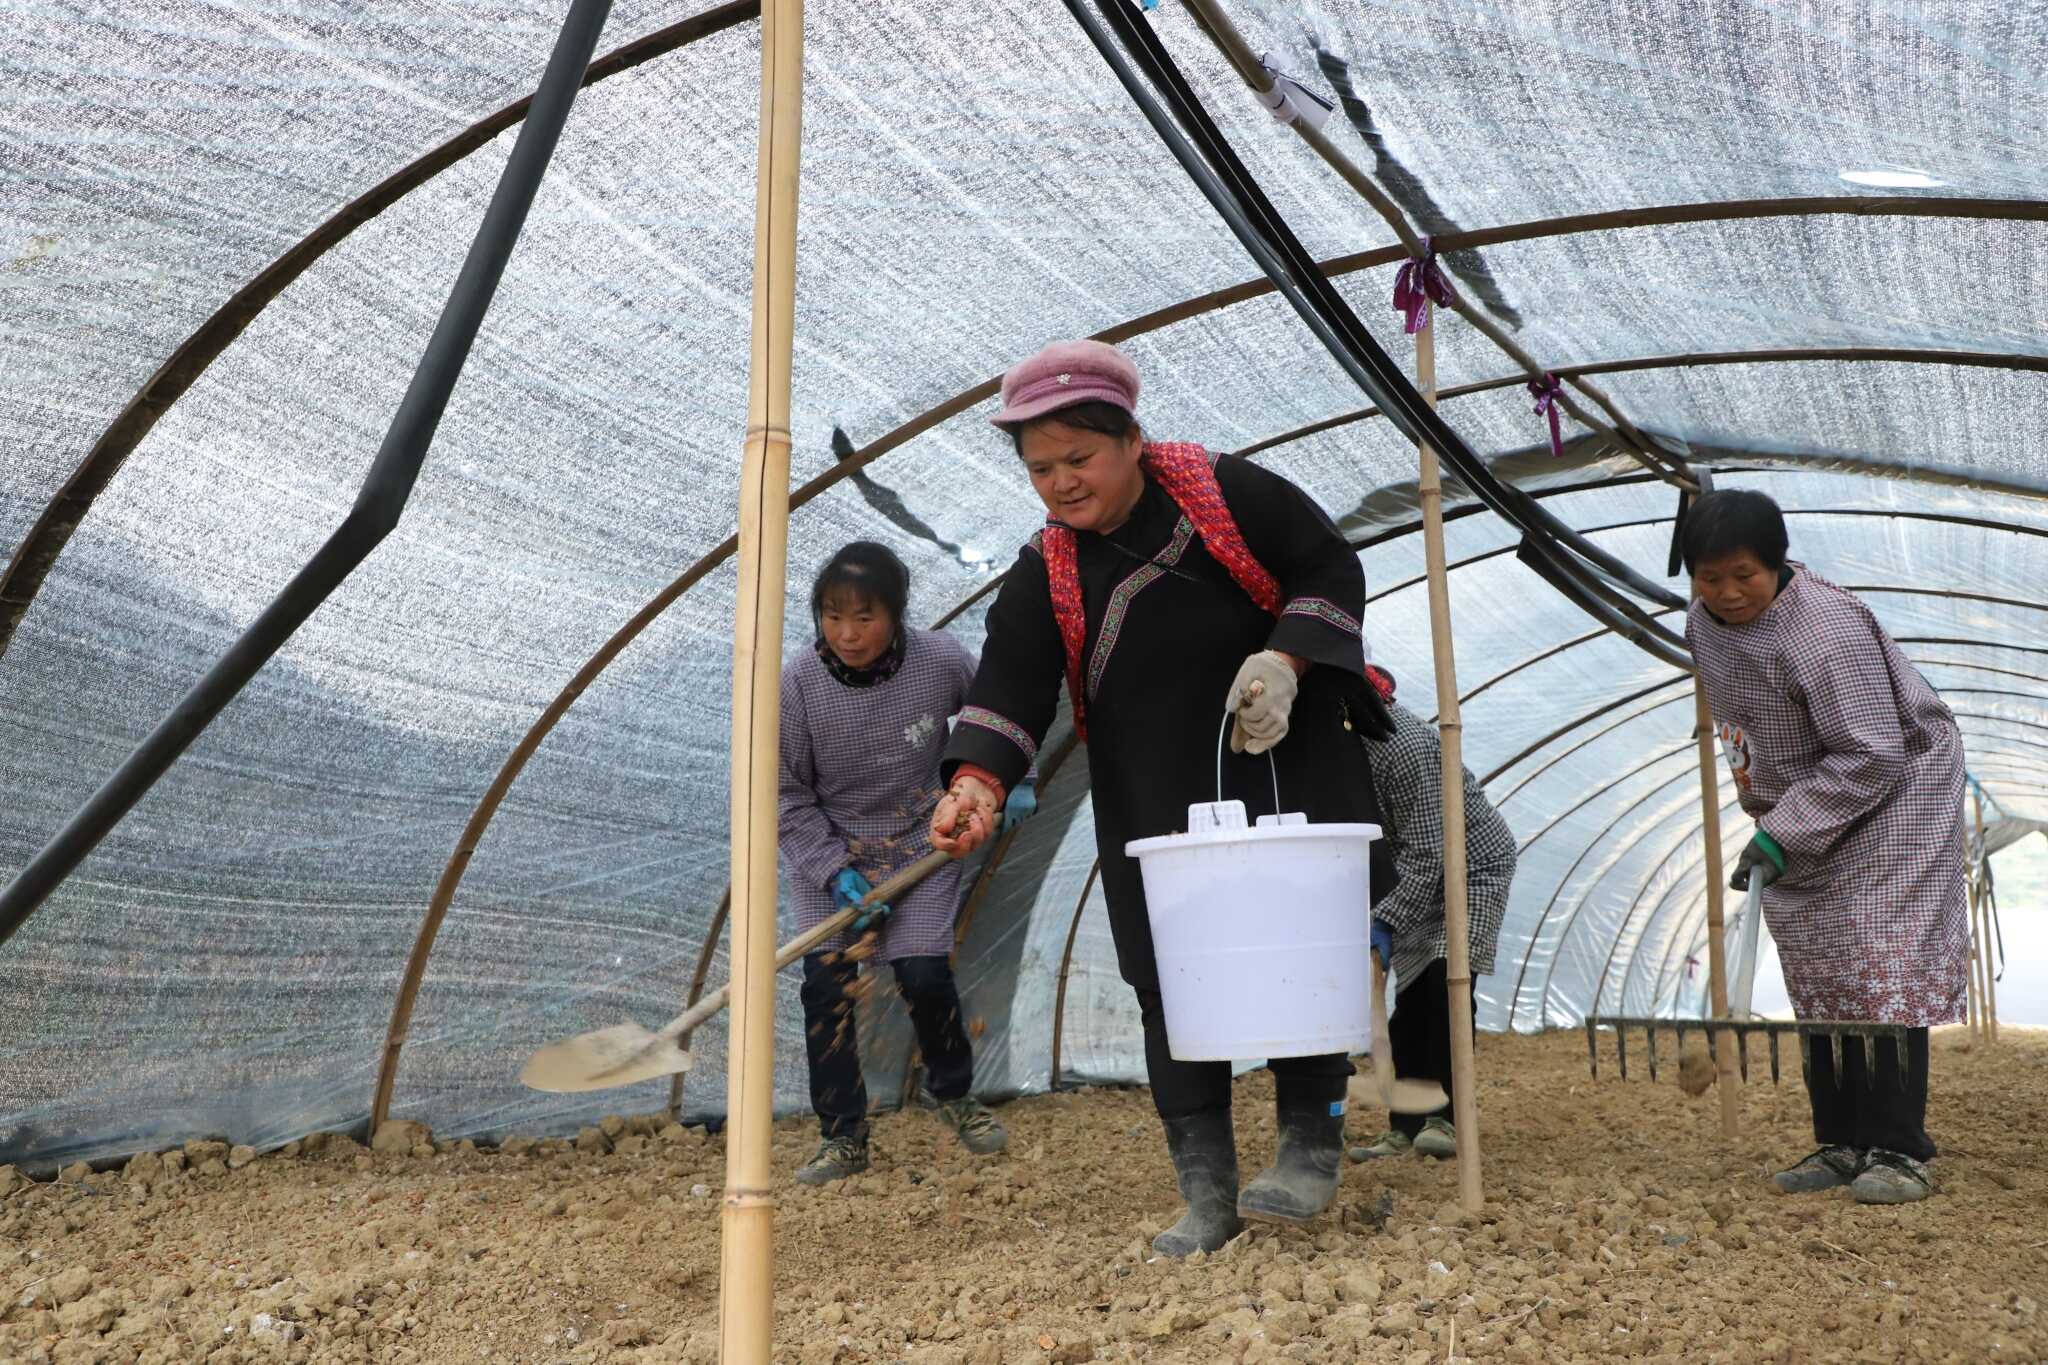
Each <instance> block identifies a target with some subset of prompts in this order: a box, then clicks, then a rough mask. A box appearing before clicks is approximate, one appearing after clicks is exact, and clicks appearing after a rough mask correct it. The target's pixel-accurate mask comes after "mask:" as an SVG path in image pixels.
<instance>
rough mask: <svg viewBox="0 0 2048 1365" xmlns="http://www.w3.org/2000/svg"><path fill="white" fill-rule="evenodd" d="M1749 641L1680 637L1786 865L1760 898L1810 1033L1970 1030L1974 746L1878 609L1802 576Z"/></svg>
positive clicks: (1694, 623)
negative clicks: (1967, 823)
mask: <svg viewBox="0 0 2048 1365" xmlns="http://www.w3.org/2000/svg"><path fill="white" fill-rule="evenodd" d="M1794 568H1795V569H1797V573H1796V574H1795V575H1794V577H1793V579H1792V581H1791V582H1790V583H1788V584H1787V585H1786V586H1785V587H1784V588H1783V589H1782V590H1781V591H1780V592H1779V594H1778V596H1777V598H1776V600H1774V601H1773V602H1772V603H1771V605H1770V606H1768V607H1766V608H1765V609H1764V611H1763V613H1762V615H1760V616H1758V617H1757V619H1756V620H1754V621H1752V622H1750V623H1749V624H1747V625H1741V626H1729V625H1724V624H1722V623H1721V622H1719V621H1717V620H1715V619H1714V617H1713V616H1712V615H1711V614H1709V613H1708V611H1707V610H1706V608H1705V607H1704V606H1702V605H1701V604H1700V603H1699V602H1697V601H1695V602H1694V603H1693V604H1692V608H1691V610H1690V612H1689V613H1688V614H1687V616H1686V625H1685V634H1686V640H1687V642H1688V643H1689V644H1690V645H1691V646H1692V653H1693V658H1694V660H1695V661H1696V662H1697V663H1698V664H1699V669H1700V675H1701V677H1702V678H1703V679H1704V680H1705V684H1706V691H1707V699H1708V702H1709V704H1710V705H1711V706H1712V708H1713V714H1714V726H1715V729H1716V731H1717V733H1718V736H1719V738H1720V741H1721V747H1722V751H1723V753H1724V754H1725V755H1726V757H1727V759H1728V764H1729V767H1730V769H1731V770H1732V771H1733V773H1734V774H1735V781H1736V787H1737V789H1738V793H1739V795H1740V797H1741V800H1742V808H1743V809H1744V810H1745V811H1747V812H1748V813H1749V814H1750V816H1752V817H1753V818H1754V819H1755V820H1756V821H1757V823H1758V825H1759V826H1760V827H1761V828H1762V829H1763V830H1764V831H1765V832H1766V833H1767V834H1769V835H1770V836H1771V837H1772V838H1773V839H1775V840H1776V841H1777V842H1778V844H1779V845H1780V846H1781V847H1782V848H1783V849H1784V850H1785V855H1786V860H1787V862H1788V864H1789V866H1788V868H1787V870H1786V872H1785V875H1784V876H1783V877H1782V878H1780V879H1779V880H1778V881H1777V882H1776V883H1774V884H1773V885H1772V886H1771V887H1770V888H1769V889H1767V890H1766V891H1765V892H1764V897H1763V903H1764V921H1765V923H1767V924H1769V925H1770V926H1771V936H1772V937H1773V938H1775V939H1776V940H1777V943H1778V957H1779V960H1780V962H1781V963H1782V964H1783V966H1784V970H1785V986H1786V989H1787V991H1788V992H1789V993H1790V995H1791V997H1792V1007H1793V1009H1794V1010H1795V1011H1796V1012H1797V1013H1798V1015H1799V1017H1800V1018H1802V1019H1865V1020H1873V1021H1877V1022H1880V1023H1889V1024H1906V1025H1913V1026H1920V1025H1928V1024H1942V1023H1949V1022H1952V1021H1954V1020H1956V1019H1960V1018H1961V1017H1962V1012H1963V994H1964V990H1965V976H1964V973H1965V971H1966V970H1967V966H1966V963H1967V957H1968V951H1969V928H1968V921H1967V919H1966V918H1965V912H1964V891H1963V741H1962V734H1961V732H1960V731H1959V730H1957V728H1956V723H1955V718H1954V717H1953V716H1952V715H1950V714H1949V709H1948V707H1947V706H1946V705H1945V704H1943V702H1942V700H1941V698H1940V697H1938V696H1937V695H1936V694H1935V692H1934V689H1933V688H1932V687H1930V686H1928V684H1927V680H1926V679H1924V678H1922V677H1921V676H1920V673H1919V671H1918V670H1916V669H1915V668H1914V667H1913V665H1912V664H1911V663H1910V662H1908V661H1907V659H1906V657H1905V655H1903V654H1902V653H1900V652H1899V647H1898V646H1897V645H1896V644H1894V643H1893V642H1892V639H1891V637H1890V636H1889V635H1886V634H1885V632H1884V629H1883V628H1882V627H1881V626H1879V625H1878V623H1877V619H1876V617H1874V616H1873V615H1872V614H1871V612H1870V609H1869V608H1868V607H1866V606H1864V605H1863V603H1861V602H1859V601H1857V600H1856V598H1854V597H1852V596H1851V595H1850V594H1848V593H1846V592H1844V591H1843V590H1842V589H1840V588H1838V587H1836V586H1835V585H1834V584H1832V583H1830V582H1828V581H1827V580H1826V579H1823V578H1820V577H1818V576H1817V575H1815V574H1813V573H1812V572H1810V571H1808V570H1807V569H1805V568H1804V567H1802V566H1798V565H1795V566H1794Z"/></svg>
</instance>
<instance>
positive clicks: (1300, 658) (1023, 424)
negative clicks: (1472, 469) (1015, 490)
mask: <svg viewBox="0 0 2048 1365" xmlns="http://www.w3.org/2000/svg"><path fill="white" fill-rule="evenodd" d="M1137 403H1138V373H1137V370H1136V369H1135V368H1134V367H1133V366H1132V364H1131V362H1130V361H1129V360H1127V359H1125V358H1124V357H1123V356H1122V355H1121V354H1120V353H1118V352H1117V351H1116V350H1115V349H1114V348H1113V347H1110V346H1106V345H1104V344H1102V343H1101V342H1095V341H1069V342H1061V343H1059V344H1057V345H1053V346H1049V347H1047V348H1046V349H1045V350H1043V351H1041V352H1039V353H1038V354H1037V355H1035V356H1033V357H1032V358H1031V359H1029V360H1027V361H1024V362H1023V363H1022V364H1020V365H1018V366H1016V367H1015V368H1014V369H1012V370H1011V371H1010V372H1009V374H1007V375H1005V376H1004V378H1003V409H1002V411H1001V412H999V413H997V414H996V416H995V419H994V420H995V424H996V425H997V426H998V427H1000V428H1002V429H1003V431H1005V432H1006V433H1007V434H1008V435H1009V436H1010V438H1011V439H1012V440H1013V441H1014V442H1015V444H1016V448H1017V453H1018V455H1019V457H1020V458H1021V459H1022V460H1023V462H1024V467H1025V469H1026V471H1027V472H1028V473H1029V475H1030V478H1031V484H1032V487H1033V488H1034V489H1035V490H1036V492H1037V493H1038V496H1039V498H1040V499H1041V500H1042V501H1043V502H1044V504H1045V509H1046V512H1047V517H1046V524H1045V527H1044V529H1043V530H1041V531H1040V532H1038V533H1037V534H1036V535H1034V536H1033V537H1032V538H1031V541H1030V543H1029V544H1027V545H1026V546H1025V547H1024V548H1023V549H1022V550H1021V551H1019V553H1018V556H1017V562H1016V564H1015V566H1014V567H1012V568H1011V570H1010V572H1009V575H1008V577H1007V578H1006V579H1005V581H1004V583H1003V588H1002V591H1001V593H1000V594H999V595H998V596H997V598H996V601H995V605H994V606H993V607H991V608H990V610H989V615H988V642H987V645H986V647H985V649H984V651H983V654H982V661H981V667H980V669H979V671H978V672H977V673H976V674H975V679H974V684H973V686H972V687H971V688H970V689H969V692H968V699H967V702H968V704H967V707H966V709H965V710H963V711H962V712H961V714H960V722H959V726H958V728H957V729H956V730H955V732H954V735H953V739H952V740H951V742H950V743H949V744H948V746H947V749H946V756H945V761H944V764H943V768H942V771H943V773H944V776H945V779H946V781H947V783H948V792H947V795H946V798H945V799H944V800H942V801H941V802H940V803H939V806H938V809H937V810H936V811H935V812H934V813H933V820H932V838H933V842H934V843H935V844H937V845H938V846H939V847H941V848H947V849H951V850H955V851H960V852H965V851H968V850H971V849H972V848H974V847H975V846H977V845H978V844H980V843H981V842H982V841H984V840H986V839H987V838H988V837H989V836H990V834H991V833H992V832H993V831H994V830H995V829H996V828H997V823H998V821H999V819H1000V813H1001V811H1002V809H1003V802H1004V799H1005V794H1006V793H1007V791H1008V790H1009V788H1010V787H1011V786H1012V785H1014V784H1015V783H1017V782H1018V781H1020V780H1022V778H1023V777H1024V774H1025V773H1026V771H1027V770H1028V769H1029V767H1030V765H1031V763H1032V761H1033V759H1034V758H1035V757H1036V755H1037V751H1038V746H1039V744H1040V743H1041V742H1042V741H1043V740H1044V738H1045V734H1046V731H1047V729H1048V728H1049V727H1050V726H1051V725H1052V722H1053V717H1054V713H1055V711H1056V710H1057V708H1058V704H1059V691H1060V685H1061V683H1062V682H1064V683H1065V684H1066V688H1067V693H1068V696H1069V698H1070V701H1071V704H1072V707H1073V714H1074V723H1075V726H1076V728H1077V729H1079V731H1080V732H1081V734H1082V736H1083V737H1084V738H1085V739H1086V740H1087V741H1088V753H1089V767H1090V772H1091V775H1092V778H1093V784H1094V791H1093V799H1094V807H1095V831H1096V842H1097V847H1098V850H1099V851H1100V853H1101V857H1102V884H1103V889H1104V892H1105V894H1106V897H1107V899H1108V902H1109V915H1110V926H1111V929H1112V931H1113V933H1114V935H1115V939H1116V947H1117V960H1118V965H1119V967H1120V968H1121V970H1122V972H1123V977H1124V979H1125V980H1126V981H1128V982H1129V983H1130V984H1131V986H1132V988H1133V989H1134V990H1136V991H1137V994H1138V1003H1139V1007H1140V1011H1141V1013H1142V1015H1143V1018H1144V1024H1145V1063H1146V1070H1147V1072H1148V1074H1149V1076H1150V1079H1151V1083H1152V1096H1153V1102H1154V1104H1155V1105H1156V1106H1157V1108H1158V1110H1159V1116H1160V1119H1161V1120H1162V1122H1163V1124H1164V1126H1165V1129H1166V1140H1167V1146H1168V1147H1169V1148H1170V1149H1171V1151H1172V1154H1173V1162H1174V1169H1175V1172H1176V1174H1177V1176H1178V1180H1179V1185H1180V1190H1181V1194H1182V1195H1183V1197H1184V1198H1186V1200H1187V1202H1188V1210H1187V1213H1186V1214H1185V1215H1184V1216H1183V1217H1182V1218H1181V1220H1180V1221H1179V1222H1178V1223H1177V1224H1175V1225H1174V1226H1173V1227H1172V1228H1170V1229H1168V1230H1167V1231H1166V1232H1164V1233H1162V1234H1160V1236H1159V1237H1158V1238H1157V1239H1156V1240H1155V1241H1154V1242H1153V1247H1154V1248H1155V1249H1156V1250H1157V1251H1159V1252H1160V1253H1161V1254H1163V1255H1168V1256H1185V1255H1187V1254H1189V1253H1190V1252H1193V1251H1195V1250H1198V1249H1202V1250H1213V1249H1214V1248H1216V1247H1218V1246H1221V1245H1222V1244H1223V1243H1224V1242H1225V1241H1227V1240H1229V1239H1230V1238H1231V1237H1232V1236H1234V1235H1236V1233H1237V1232H1238V1230H1239V1228H1240V1227H1241V1221H1240V1220H1241V1219H1242V1218H1259V1219H1265V1220H1269V1221H1277V1222H1305V1221H1307V1220H1309V1219H1311V1218H1314V1217H1315V1216H1317V1215H1318V1214H1320V1213H1322V1212H1323V1210H1324V1209H1326V1208H1328V1207H1329V1204H1330V1201H1331V1199H1332V1198H1333V1197H1334V1196H1335V1194H1336V1188H1337V1172H1338V1168H1339V1164H1340V1162H1341V1159H1342V1157H1343V1154H1344V1136H1343V1129H1344V1117H1343V1115H1344V1092H1345V1081H1346V1078H1347V1077H1349V1076H1350V1074H1351V1064H1350V1062H1349V1061H1347V1060H1346V1059H1345V1057H1344V1056H1343V1055H1342V1054H1341V1053H1332V1054H1329V1055H1325V1056H1318V1057H1288V1058H1272V1059H1269V1064H1270V1066H1271V1068H1272V1071H1273V1074H1274V1088H1275V1091H1276V1095H1277V1109H1278V1118H1279V1130H1280V1142H1279V1152H1278V1154H1277V1156H1276V1157H1275V1160H1274V1163H1273V1166H1272V1167H1271V1168H1270V1169H1268V1170H1267V1171H1266V1172H1264V1173H1263V1174H1262V1175H1260V1176H1259V1177H1258V1178H1257V1179H1256V1180H1253V1181H1252V1182H1251V1183H1250V1184H1249V1185H1247V1186H1245V1187H1244V1189H1243V1191H1242V1193H1240V1192H1239V1189H1238V1179H1237V1147H1236V1141H1235V1137H1234V1135H1233V1132H1232V1127H1231V1116H1230V1067H1229V1065H1228V1064H1227V1063H1224V1062H1182V1061H1176V1060H1175V1059H1174V1058H1173V1056H1172V1055H1171V1053H1170V1051H1169V1048H1168V1040H1167V1036H1166V1027H1165V1019H1164V1014H1163V1011H1162V1009H1161V1005H1160V997H1159V976H1158V968H1157V965H1156V963H1155V962H1154V959H1153V952H1152V931H1151V925H1150V922H1149V920H1148V919H1147V917H1146V911H1145V888H1144V884H1143V882H1142V880H1141V879H1140V877H1139V873H1138V865H1137V862H1136V861H1135V860H1134V859H1132V858H1130V857H1128V856H1126V855H1125V853H1124V845H1125V843H1126V842H1128V841H1129V840H1132V839H1140V838H1145V837H1147V836H1150V835H1156V834H1170V833H1173V832H1174V831H1176V830H1178V829H1181V828H1183V827H1184V826H1185V825H1186V823H1187V809H1188V806H1189V805H1190V804H1191V803H1194V802H1199V801H1207V800H1213V799H1214V791H1215V784H1216V769H1215V765H1216V752H1215V735H1216V729H1217V720H1218V718H1219V717H1220V716H1221V715H1222V713H1223V709H1224V707H1225V706H1226V704H1227V705H1228V706H1229V707H1230V708H1231V710H1233V711H1234V713H1235V722H1234V724H1233V726H1232V731H1231V740H1230V750H1231V752H1230V754H1229V755H1228V756H1227V757H1226V763H1225V769H1224V786H1225V788H1226V794H1228V795H1232V796H1238V797H1242V798H1243V799H1244V800H1245V803H1246V806H1247V808H1248V809H1249V811H1250V812H1251V813H1252V814H1254V815H1257V814H1262V813H1264V811H1265V808H1266V803H1267V802H1270V800H1271V798H1270V796H1267V797H1265V798H1264V799H1263V800H1262V799H1261V794H1262V793H1269V792H1270V791H1271V790H1272V786H1271V780H1270V779H1269V778H1268V776H1267V772H1266V763H1267V760H1266V759H1265V758H1263V757H1256V756H1259V755H1264V754H1267V753H1268V752H1270V753H1271V755H1272V758H1273V761H1274V762H1275V763H1276V764H1277V767H1278V777H1279V784H1280V789H1281V792H1282V793H1283V796H1284V799H1285V801H1286V804H1287V806H1288V807H1289V808H1290V809H1293V810H1300V811H1305V812H1306V813H1307V814H1308V817H1309V818H1310V819H1311V820H1314V821H1345V820H1366V821H1376V819H1377V802H1376V800H1375V799H1374V796H1373V789H1372V773H1371V769H1370V767H1369V765H1368V762H1367V758H1366V754H1365V751H1364V747H1363V745H1362V744H1361V743H1359V742H1358V741H1359V737H1360V736H1363V735H1377V736H1389V735H1391V734H1392V733H1393V731H1392V727H1391V725H1390V724H1389V723H1388V720H1387V713H1386V709H1385V698H1384V694H1383V693H1382V691H1381V690H1380V689H1381V688H1386V689H1387V690H1389V691H1390V690H1391V685H1390V684H1388V683H1387V682H1386V681H1385V678H1384V675H1379V676H1378V678H1377V679H1373V678H1372V677H1371V676H1370V675H1371V674H1372V672H1373V671H1372V670H1369V669H1368V668H1367V666H1366V662H1365V654H1364V649H1363V645H1362V640H1361V636H1360V629H1359V618H1360V615H1361V613H1362V612H1363V610H1364V607H1365V576H1364V573H1363V572H1362V571H1361V569H1360V568H1359V564H1358V556H1357V555H1356V553H1355V552H1354V551H1353V550H1352V549H1351V547H1350V546H1349V545H1347V544H1346V543H1345V541H1344V537H1343V536H1342V535H1341V534H1339V533H1338V531H1337V528H1336V526H1335V525H1334V524H1333V523H1332V522H1331V521H1330V519H1329V517H1328V516H1326V515H1325V514H1324V513H1323V511H1322V509H1321V508H1319V507H1317V506H1316V504H1315V503H1314V502H1313V501H1311V500H1310V499H1309V498H1308V496H1307V495H1306V494H1304V493H1303V492H1302V491H1301V490H1300V489H1298V488H1296V487H1295V486H1294V485H1293V484H1291V483H1289V482H1288V481H1287V480H1285V479H1283V478H1281V477H1280V476H1278V475H1277V474H1272V473H1269V472H1267V471H1265V470H1262V469H1260V468H1259V467H1258V466H1256V465H1254V464H1252V463H1250V462H1249V461H1246V460H1241V459H1238V458H1236V457H1234V456H1222V457H1217V456H1213V455H1211V454H1210V453H1209V452H1207V451H1205V450H1203V449H1202V448H1201V447H1200V446H1197V445H1186V444H1175V443H1159V442H1151V441H1147V440H1146V439H1145V437H1144V434H1143V433H1142V432H1141V431H1140V429H1139V427H1138V422H1137V418H1136V416H1135V412H1136V409H1137ZM1390 880H1391V873H1390V869H1389V867H1388V864H1387V862H1386V860H1385V858H1384V856H1383V855H1382V854H1381V853H1380V852H1379V851H1378V850H1377V849H1376V850H1375V857H1374V887H1375V891H1376V892H1378V891H1381V890H1384V889H1385V888H1386V886H1387V885H1388V884H1389V882H1390ZM1275 910H1276V907H1272V906H1262V905H1247V906H1246V907H1245V908H1244V912H1245V913H1246V914H1248V915H1252V914H1270V913H1274V912H1275ZM1360 912H1361V914H1362V913H1363V907H1361V910H1360Z"/></svg>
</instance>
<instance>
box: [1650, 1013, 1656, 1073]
mask: <svg viewBox="0 0 2048 1365" xmlns="http://www.w3.org/2000/svg"><path fill="white" fill-rule="evenodd" d="M1648 1042H1649V1046H1650V1081H1651V1083H1652V1084H1655V1083H1656V1080H1657V1025H1656V1023H1655V1021H1652V1022H1651V1024H1650V1028H1649V1037H1648Z"/></svg>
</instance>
